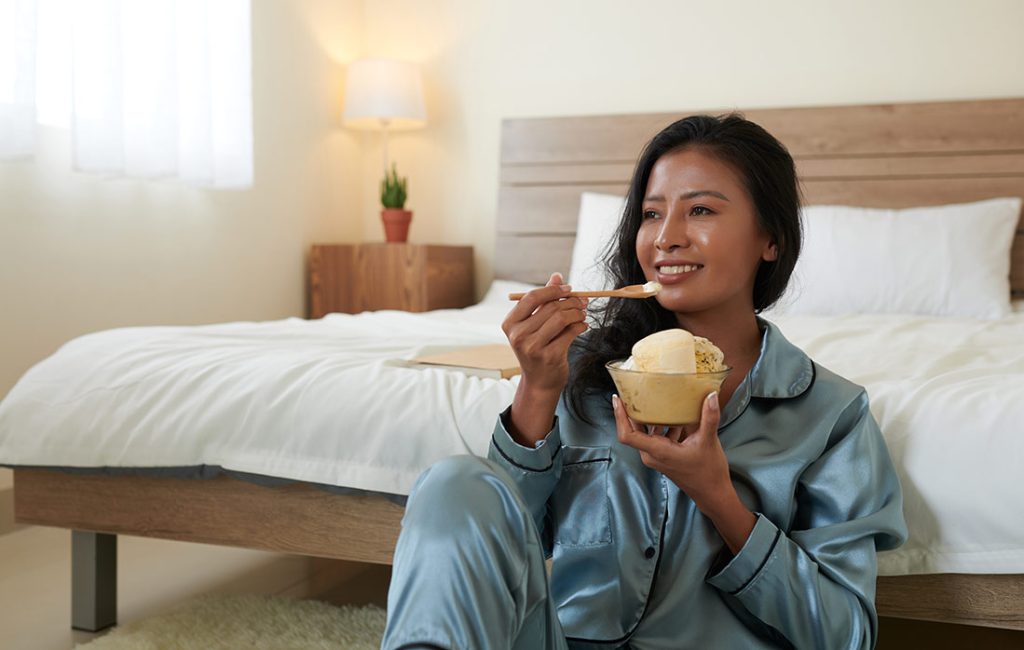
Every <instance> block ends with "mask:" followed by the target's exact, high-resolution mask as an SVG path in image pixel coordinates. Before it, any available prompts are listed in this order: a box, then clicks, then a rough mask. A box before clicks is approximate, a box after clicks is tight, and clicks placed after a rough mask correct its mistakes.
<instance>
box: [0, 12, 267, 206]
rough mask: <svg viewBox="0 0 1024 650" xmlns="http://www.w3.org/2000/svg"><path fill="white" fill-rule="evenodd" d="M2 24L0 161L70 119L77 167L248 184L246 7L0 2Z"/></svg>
mask: <svg viewBox="0 0 1024 650" xmlns="http://www.w3.org/2000/svg"><path fill="white" fill-rule="evenodd" d="M8 16H10V17H12V18H13V19H14V20H11V21H8V20H5V18H7V17H8ZM0 25H5V26H4V27H0V43H2V45H0V66H5V63H6V61H8V60H10V61H13V62H14V63H12V64H10V65H6V67H0V156H3V157H8V158H13V157H17V156H25V155H30V154H31V151H32V145H31V141H32V132H33V131H34V123H35V121H36V120H37V119H40V120H43V121H45V122H47V123H51V124H52V123H58V124H60V123H61V122H62V121H64V120H66V122H65V123H66V125H67V126H68V127H70V129H71V146H72V160H73V161H74V166H75V169H77V170H80V171H83V172H96V173H103V174H114V175H125V176H132V177H140V178H161V177H178V178H181V179H183V180H185V181H187V182H191V183H194V184H198V185H206V186H213V187H247V186H249V185H251V184H252V176H253V169H252V168H253V163H252V72H251V68H252V64H251V49H252V48H251V37H250V4H249V0H216V1H214V2H209V1H207V0H0ZM7 32H10V35H11V36H12V37H13V38H11V39H8V38H4V37H5V36H8V34H7ZM65 116H66V117H65Z"/></svg>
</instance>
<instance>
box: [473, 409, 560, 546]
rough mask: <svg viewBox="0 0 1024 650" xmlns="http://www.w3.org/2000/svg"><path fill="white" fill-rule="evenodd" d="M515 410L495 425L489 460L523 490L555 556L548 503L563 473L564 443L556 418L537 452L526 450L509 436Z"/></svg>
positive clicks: (545, 544)
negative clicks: (562, 452)
mask: <svg viewBox="0 0 1024 650" xmlns="http://www.w3.org/2000/svg"><path fill="white" fill-rule="evenodd" d="M511 412H512V407H511V406H510V407H508V408H507V409H505V410H504V411H503V412H502V413H501V415H500V416H498V422H497V423H496V424H495V425H494V435H493V436H492V437H491V446H490V449H489V450H488V452H487V457H488V458H489V459H490V460H492V461H494V462H495V463H497V464H498V465H500V466H501V467H502V468H503V469H504V470H505V472H506V473H507V474H508V475H509V476H510V477H511V478H512V480H513V481H514V482H515V484H516V485H517V486H518V487H519V492H520V493H521V494H522V496H523V499H524V500H525V501H526V505H527V507H528V508H529V509H530V514H531V515H532V516H533V521H534V523H536V524H537V530H538V531H540V536H541V539H542V540H543V542H544V551H545V553H546V554H548V555H550V554H551V526H550V525H549V522H548V499H549V498H550V497H551V493H552V492H553V491H554V489H555V485H556V484H557V483H558V478H559V476H560V475H561V473H562V454H561V453H559V452H560V451H561V447H562V442H561V436H560V435H559V431H558V418H557V417H556V418H555V421H554V425H553V426H552V428H551V431H549V432H548V433H547V435H546V436H545V437H544V439H543V440H540V441H539V442H538V443H537V445H536V446H535V447H533V448H530V447H524V446H523V445H520V444H519V443H517V442H516V441H515V440H513V439H512V435H511V434H509V432H508V426H509V417H510V416H511Z"/></svg>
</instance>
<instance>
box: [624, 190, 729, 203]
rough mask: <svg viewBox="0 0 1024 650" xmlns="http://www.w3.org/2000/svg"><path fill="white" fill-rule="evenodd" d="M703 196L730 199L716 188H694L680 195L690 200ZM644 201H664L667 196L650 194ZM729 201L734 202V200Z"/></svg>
mask: <svg viewBox="0 0 1024 650" xmlns="http://www.w3.org/2000/svg"><path fill="white" fill-rule="evenodd" d="M702 196H713V197H715V198H718V199H722V200H723V201H729V197H727V196H726V195H724V194H722V193H721V192H716V191H715V190H693V191H692V192H687V193H686V194H683V195H680V197H679V198H680V199H682V200H684V201H688V200H690V199H696V198H700V197H702ZM644 201H650V202H651V203H664V202H665V197H664V196H662V195H661V194H651V195H649V196H646V197H644ZM729 202H730V203H732V201H729Z"/></svg>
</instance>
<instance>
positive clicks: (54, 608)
mask: <svg viewBox="0 0 1024 650" xmlns="http://www.w3.org/2000/svg"><path fill="white" fill-rule="evenodd" d="M70 558H71V536H70V533H68V532H67V531H64V530H58V529H52V528H43V527H35V526H26V527H20V528H17V529H14V530H13V531H11V530H10V528H8V532H6V534H0V648H4V649H5V650H6V649H10V650H68V649H70V648H73V647H74V646H75V644H76V643H84V642H86V641H89V640H90V639H92V638H94V637H95V635H92V634H87V633H83V632H73V631H72V630H71V629H70V628H69V625H68V621H69V617H70V589H71V587H70V582H71V580H70V575H71V559H70ZM389 577H390V574H389V571H388V568H387V567H379V566H368V565H359V564H349V563H344V562H336V561H331V560H319V559H315V558H304V557H296V556H289V555H280V554H276V553H266V552H261V551H249V550H244V549H233V548H225V547H219V546H208V545H204V544H186V543H182V542H168V541H163V540H153V539H142V538H137V537H120V538H118V594H119V599H118V601H119V607H118V620H119V621H120V622H122V623H123V622H128V621H132V620H138V619H140V618H145V617H147V616H150V615H153V614H155V613H158V612H160V611H163V610H166V609H167V608H169V607H171V606H173V605H175V604H176V603H179V602H181V601H183V600H185V599H187V598H191V597H193V596H197V595H200V594H206V593H253V594H278V595H284V596H290V597H296V598H308V597H316V598H320V599H322V600H327V601H329V602H335V603H338V604H343V603H352V604H364V603H375V604H377V605H380V606H383V605H384V603H385V600H386V593H387V584H388V580H389ZM897 648H901V649H902V648H929V649H931V650H953V649H960V648H986V649H987V650H1003V649H1007V650H1009V649H1011V648H1015V649H1019V648H1024V632H1011V631H1007V630H995V629H986V628H976V627H966V626H961V625H947V624H941V623H920V622H916V621H901V620H895V619H883V620H882V622H881V628H880V639H879V644H878V649H879V650H895V649H897Z"/></svg>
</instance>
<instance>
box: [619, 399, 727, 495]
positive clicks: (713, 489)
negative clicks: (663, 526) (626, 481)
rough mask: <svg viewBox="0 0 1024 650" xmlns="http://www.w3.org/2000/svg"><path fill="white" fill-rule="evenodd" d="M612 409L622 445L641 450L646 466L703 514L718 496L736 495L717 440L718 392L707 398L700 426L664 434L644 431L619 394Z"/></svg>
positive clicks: (672, 428) (641, 458)
mask: <svg viewBox="0 0 1024 650" xmlns="http://www.w3.org/2000/svg"><path fill="white" fill-rule="evenodd" d="M612 407H613V409H614V411H615V426H616V429H617V430H618V434H619V442H621V443H622V444H624V445H628V446H630V447H632V448H634V449H636V450H637V451H639V452H640V460H642V461H643V463H644V465H647V466H648V467H650V468H651V469H654V470H657V471H659V472H661V473H662V474H664V475H665V476H667V477H668V478H669V479H671V481H672V482H673V483H675V484H676V485H678V486H679V489H680V490H682V491H683V492H686V494H687V495H689V497H690V498H691V499H693V501H694V503H695V504H696V505H697V507H698V508H700V510H701V511H702V512H705V514H709V513H708V512H707V510H708V509H710V508H713V507H714V505H715V501H716V500H717V497H721V496H723V495H725V494H728V493H729V492H732V493H735V489H734V488H733V485H732V481H731V480H730V479H729V461H728V460H727V459H726V457H725V451H723V450H722V444H721V442H719V440H718V423H719V420H720V418H721V411H720V410H719V407H718V393H711V394H710V395H708V396H707V398H705V400H704V405H703V407H702V408H701V417H700V424H699V426H697V427H696V428H695V429H694V428H693V427H692V426H691V427H689V428H684V427H668V430H667V432H666V433H665V435H660V434H659V433H648V432H646V431H644V428H643V427H642V426H640V425H638V424H637V423H636V422H634V421H633V419H632V418H630V417H629V416H628V415H627V414H626V409H625V406H623V404H622V400H620V399H619V396H618V395H614V396H612ZM652 429H653V427H652ZM661 429H662V427H657V430H658V431H660V430H661Z"/></svg>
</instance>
